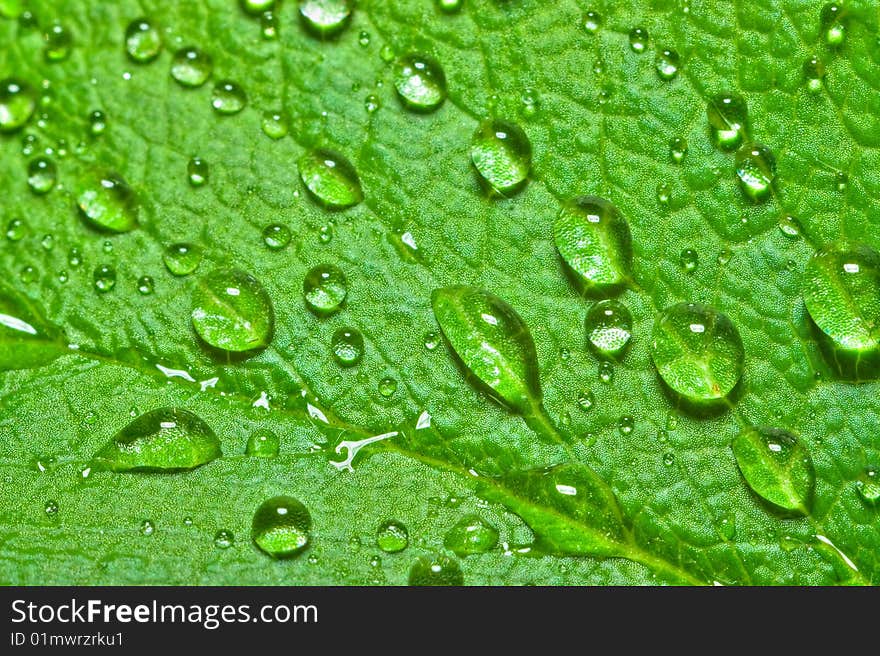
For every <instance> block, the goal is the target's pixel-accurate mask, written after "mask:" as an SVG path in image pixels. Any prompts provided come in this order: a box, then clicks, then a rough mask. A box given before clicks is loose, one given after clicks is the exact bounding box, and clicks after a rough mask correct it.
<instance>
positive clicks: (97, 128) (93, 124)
mask: <svg viewBox="0 0 880 656" xmlns="http://www.w3.org/2000/svg"><path fill="white" fill-rule="evenodd" d="M106 129H107V116H106V115H105V114H104V112H102V111H101V110H100V109H96V110H95V111H93V112H92V113H91V114H89V132H91V133H92V134H93V135H94V136H98V135H99V134H103V133H104V130H106Z"/></svg>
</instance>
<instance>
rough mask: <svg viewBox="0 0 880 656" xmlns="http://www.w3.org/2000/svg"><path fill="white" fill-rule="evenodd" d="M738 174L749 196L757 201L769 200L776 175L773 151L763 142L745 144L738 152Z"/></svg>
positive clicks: (744, 191)
mask: <svg viewBox="0 0 880 656" xmlns="http://www.w3.org/2000/svg"><path fill="white" fill-rule="evenodd" d="M736 175H737V177H738V178H739V188H740V189H742V192H743V193H744V194H745V195H746V197H747V198H749V199H750V200H751V201H753V202H755V203H759V202H761V201H764V200H767V199H768V198H769V197H770V194H771V193H773V186H772V185H773V179H774V178H775V177H776V158H775V157H774V156H773V152H772V151H771V150H770V149H769V148H768V147H767V146H764V145H762V144H751V145H749V146H743V147H742V148H740V149H739V150H738V151H737V153H736Z"/></svg>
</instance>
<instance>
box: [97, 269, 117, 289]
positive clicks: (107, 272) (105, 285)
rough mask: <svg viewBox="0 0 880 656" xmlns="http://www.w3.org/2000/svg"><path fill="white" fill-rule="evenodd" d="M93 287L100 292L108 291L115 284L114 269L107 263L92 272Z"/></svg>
mask: <svg viewBox="0 0 880 656" xmlns="http://www.w3.org/2000/svg"><path fill="white" fill-rule="evenodd" d="M92 280H93V281H94V285H95V289H97V290H98V291H99V292H101V293H106V292H109V291H110V290H111V289H113V288H114V287H115V286H116V269H114V268H113V267H112V266H110V265H109V264H104V265H101V266H99V267H98V268H96V269H95V271H94V273H92Z"/></svg>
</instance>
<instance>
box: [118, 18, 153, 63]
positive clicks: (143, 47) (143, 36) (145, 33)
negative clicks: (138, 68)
mask: <svg viewBox="0 0 880 656" xmlns="http://www.w3.org/2000/svg"><path fill="white" fill-rule="evenodd" d="M125 51H126V52H127V53H128V56H129V57H131V59H132V60H133V61H136V62H138V63H140V64H146V63H147V62H151V61H153V60H154V59H155V58H156V57H158V56H159V53H160V52H162V33H161V32H160V31H159V28H157V27H156V26H155V25H153V23H151V22H150V20H149V19H147V18H139V19H137V20H133V21H132V22H131V23H129V25H128V28H127V29H126V30H125Z"/></svg>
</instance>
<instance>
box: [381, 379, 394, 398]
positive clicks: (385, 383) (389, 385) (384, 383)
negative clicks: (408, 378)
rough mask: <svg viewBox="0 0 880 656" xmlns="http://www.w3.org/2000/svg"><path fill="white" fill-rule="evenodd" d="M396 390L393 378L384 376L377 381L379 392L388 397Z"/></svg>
mask: <svg viewBox="0 0 880 656" xmlns="http://www.w3.org/2000/svg"><path fill="white" fill-rule="evenodd" d="M396 391H397V381H396V380H395V379H394V378H390V377H385V378H383V379H382V380H380V381H379V394H381V395H382V396H384V397H385V398H386V399H390V398H391V397H392V396H394V393H395V392H396Z"/></svg>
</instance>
